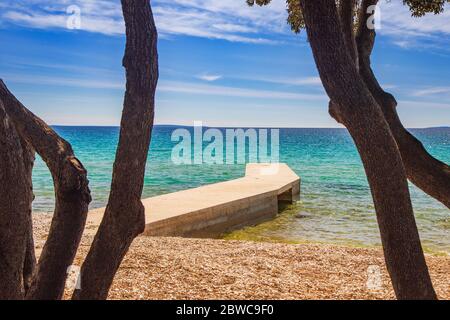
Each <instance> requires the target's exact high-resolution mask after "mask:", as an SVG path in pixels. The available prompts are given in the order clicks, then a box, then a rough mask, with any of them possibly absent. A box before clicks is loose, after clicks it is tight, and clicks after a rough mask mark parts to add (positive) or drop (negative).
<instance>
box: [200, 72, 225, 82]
mask: <svg viewBox="0 0 450 320" xmlns="http://www.w3.org/2000/svg"><path fill="white" fill-rule="evenodd" d="M197 78H198V79H200V80H203V81H209V82H212V81H216V80H219V79H221V78H222V76H221V75H219V74H207V73H204V74H200V75H198V76H197Z"/></svg>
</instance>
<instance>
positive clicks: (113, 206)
mask: <svg viewBox="0 0 450 320" xmlns="http://www.w3.org/2000/svg"><path fill="white" fill-rule="evenodd" d="M122 10H123V15H124V18H125V26H126V39H127V40H126V50H125V56H124V59H123V66H124V67H125V69H126V79H127V85H126V92H125V100H124V108H123V113H122V121H121V129H120V138H119V145H118V148H117V153H116V160H115V162H114V168H113V177H112V183H111V192H110V196H109V201H108V205H107V207H106V211H105V215H104V217H103V220H102V222H101V224H100V227H99V229H98V232H97V234H96V235H95V239H94V242H93V244H92V247H91V249H90V251H89V253H88V256H87V257H86V260H85V262H84V263H83V266H82V268H81V289H80V290H76V291H75V292H74V295H73V298H74V299H106V298H107V296H108V291H109V288H110V286H111V284H112V281H113V278H114V275H115V273H116V272H117V269H118V268H119V266H120V263H121V262H122V259H123V257H124V256H125V254H126V252H127V251H128V248H129V246H130V244H131V242H132V241H133V239H134V238H135V237H136V236H137V235H139V234H140V233H142V232H143V231H144V227H145V215H144V207H143V205H142V203H141V200H140V199H141V195H142V188H143V182H144V173H145V165H146V161H147V154H148V149H149V144H150V136H151V130H152V126H153V114H154V97H155V90H156V85H157V79H158V57H157V32H156V27H155V23H154V21H153V15H152V11H151V7H150V3H149V0H122Z"/></svg>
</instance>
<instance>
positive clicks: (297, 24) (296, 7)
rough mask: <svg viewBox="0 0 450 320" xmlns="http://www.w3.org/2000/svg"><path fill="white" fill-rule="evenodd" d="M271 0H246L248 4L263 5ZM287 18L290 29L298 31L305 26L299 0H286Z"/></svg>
mask: <svg viewBox="0 0 450 320" xmlns="http://www.w3.org/2000/svg"><path fill="white" fill-rule="evenodd" d="M271 1H272V0H246V2H247V4H248V5H249V6H253V5H255V4H257V5H258V6H265V5H267V4H269V3H270V2H271ZM286 5H287V11H288V19H287V23H288V24H289V25H290V26H291V29H292V31H294V32H295V33H299V32H300V30H301V29H303V28H305V20H304V19H303V13H302V9H301V8H300V1H299V0H286Z"/></svg>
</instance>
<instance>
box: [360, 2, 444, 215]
mask: <svg viewBox="0 0 450 320" xmlns="http://www.w3.org/2000/svg"><path fill="white" fill-rule="evenodd" d="M377 2H378V1H377V0H364V2H363V7H362V8H363V9H362V10H361V13H360V21H366V20H367V18H368V14H367V10H364V8H367V6H370V5H374V4H376V3H377ZM375 36H376V32H375V30H374V29H369V28H367V26H366V24H365V23H362V24H360V25H359V29H358V36H357V44H358V54H359V69H360V74H361V77H362V78H363V79H364V82H365V83H366V85H367V87H368V89H369V90H370V92H371V93H372V95H373V97H374V98H375V100H376V101H377V102H378V104H379V105H380V107H381V109H382V111H383V113H384V116H385V118H386V121H387V122H388V124H389V127H390V129H391V132H392V134H393V135H394V138H395V140H396V142H397V145H398V148H399V150H400V153H401V156H402V160H403V164H404V166H405V169H406V174H407V176H408V178H409V180H410V181H411V182H412V183H414V184H415V185H416V186H417V187H419V188H420V189H422V190H423V191H424V192H426V193H427V194H429V195H430V196H432V197H434V198H435V199H436V200H438V201H440V202H442V203H443V204H444V205H445V206H447V208H450V166H448V165H447V164H445V163H443V162H441V161H439V160H438V159H436V158H434V157H433V156H431V155H430V154H429V153H428V152H427V151H426V149H425V148H424V146H423V144H422V143H421V142H420V141H419V140H418V139H416V138H415V137H414V136H413V135H412V134H411V133H410V132H408V130H406V129H405V127H404V126H403V124H402V122H401V121H400V118H399V116H398V114H397V110H396V107H397V101H396V100H395V98H394V97H393V96H392V95H391V94H389V93H387V92H385V91H384V90H383V89H382V88H381V86H380V84H379V83H378V81H377V79H376V77H375V75H374V73H373V71H372V68H371V62H370V56H371V53H372V49H373V46H374V42H375Z"/></svg>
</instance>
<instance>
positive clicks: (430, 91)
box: [413, 87, 450, 97]
mask: <svg viewBox="0 0 450 320" xmlns="http://www.w3.org/2000/svg"><path fill="white" fill-rule="evenodd" d="M448 93H450V87H428V88H425V89H421V90H417V91H415V92H414V93H413V95H414V96H416V97H423V96H430V95H437V94H448Z"/></svg>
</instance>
